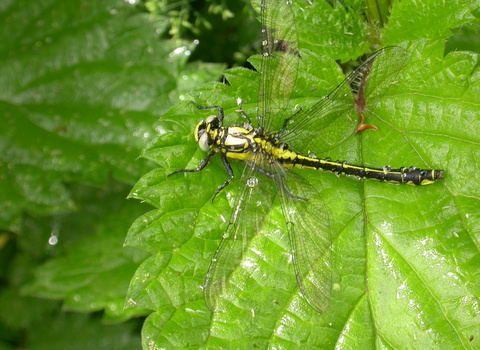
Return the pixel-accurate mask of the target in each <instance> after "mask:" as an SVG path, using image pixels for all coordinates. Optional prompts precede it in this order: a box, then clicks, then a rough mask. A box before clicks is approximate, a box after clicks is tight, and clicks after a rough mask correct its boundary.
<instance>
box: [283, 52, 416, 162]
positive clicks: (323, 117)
mask: <svg viewBox="0 0 480 350" xmlns="http://www.w3.org/2000/svg"><path fill="white" fill-rule="evenodd" d="M406 58H407V53H406V51H405V50H404V49H402V48H400V47H393V46H392V47H386V48H384V49H382V50H379V51H377V52H375V53H374V54H372V55H371V56H370V57H369V58H367V60H366V61H365V62H363V63H362V64H361V65H360V66H359V67H358V68H357V69H356V70H355V71H354V72H352V73H351V74H350V75H349V76H348V77H347V78H346V79H345V80H344V81H343V82H342V83H341V84H340V85H338V86H337V87H336V88H335V90H333V91H332V92H331V93H330V94H329V95H328V96H326V97H324V98H323V99H322V100H320V101H318V102H317V103H315V104H313V105H312V106H310V107H307V108H305V109H304V110H303V111H302V112H300V113H298V114H296V115H295V116H294V117H293V118H292V120H291V123H289V124H288V126H287V127H286V128H285V130H283V133H282V135H280V137H281V138H282V141H285V142H287V143H288V144H289V145H290V146H291V147H292V148H293V149H295V150H296V151H297V152H300V153H303V154H308V152H313V153H315V154H318V155H320V154H321V153H323V152H325V151H327V150H329V149H331V148H333V147H335V146H337V145H339V144H340V143H342V142H343V141H345V140H346V139H347V138H348V137H349V136H350V135H351V134H352V133H354V132H355V131H356V130H357V127H358V124H359V121H360V116H359V114H358V113H359V112H362V113H363V111H364V110H365V111H373V109H374V107H375V105H376V104H377V102H378V100H379V99H380V98H382V97H383V96H384V95H385V93H386V92H387V90H388V89H389V88H390V86H391V85H392V84H394V83H395V82H396V79H397V75H398V73H399V72H400V70H401V69H402V68H403V66H404V65H405V62H406Z"/></svg>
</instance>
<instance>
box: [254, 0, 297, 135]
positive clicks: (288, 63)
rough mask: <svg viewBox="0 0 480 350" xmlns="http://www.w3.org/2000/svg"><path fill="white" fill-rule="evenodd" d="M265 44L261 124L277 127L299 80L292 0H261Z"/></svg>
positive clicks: (260, 88) (260, 110)
mask: <svg viewBox="0 0 480 350" xmlns="http://www.w3.org/2000/svg"><path fill="white" fill-rule="evenodd" d="M261 21H262V46H263V56H262V63H261V66H260V81H259V86H258V112H257V113H258V114H257V121H258V126H260V127H263V128H264V129H265V130H278V129H279V128H280V127H281V126H282V124H283V120H284V119H285V117H286V116H285V109H286V107H287V105H288V103H289V100H290V96H291V94H292V91H293V88H294V87H295V83H296V80H297V72H298V62H299V59H300V57H299V56H298V36H297V28H296V26H295V18H294V15H293V12H292V9H291V2H290V1H287V0H262V8H261Z"/></svg>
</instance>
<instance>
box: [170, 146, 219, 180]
mask: <svg viewBox="0 0 480 350" xmlns="http://www.w3.org/2000/svg"><path fill="white" fill-rule="evenodd" d="M215 153H216V152H210V154H209V155H208V156H207V158H205V159H204V160H202V162H201V163H200V165H199V166H198V167H197V169H178V170H175V171H174V172H173V173H171V174H168V175H167V177H169V176H172V175H173V174H177V173H196V172H197V171H201V170H203V168H205V167H206V166H207V164H208V163H209V162H210V160H211V159H212V157H213V156H214V155H215Z"/></svg>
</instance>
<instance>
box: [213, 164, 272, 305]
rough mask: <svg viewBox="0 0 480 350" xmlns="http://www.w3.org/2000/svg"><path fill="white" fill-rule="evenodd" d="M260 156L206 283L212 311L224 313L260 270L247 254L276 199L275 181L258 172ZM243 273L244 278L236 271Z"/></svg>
mask: <svg viewBox="0 0 480 350" xmlns="http://www.w3.org/2000/svg"><path fill="white" fill-rule="evenodd" d="M255 162H256V157H254V158H253V159H252V160H251V161H250V164H251V166H249V165H247V166H245V169H244V171H243V174H242V177H241V179H240V185H239V190H238V194H237V198H236V200H235V205H234V208H233V211H232V214H231V217H230V221H229V224H228V227H227V229H226V231H225V233H224V235H223V237H222V241H221V243H220V245H219V247H218V249H217V251H216V252H215V255H214V258H213V260H212V262H211V264H210V268H209V270H208V273H207V276H206V277H205V283H204V297H205V302H206V304H207V307H208V308H209V309H210V310H211V311H212V312H215V311H224V310H225V308H226V307H227V305H228V304H230V303H232V301H234V300H235V299H236V295H237V293H238V292H239V290H241V289H243V287H244V286H243V283H244V282H242V278H244V276H245V275H247V274H248V271H246V270H248V269H251V271H250V273H253V271H254V270H255V269H256V266H255V263H254V262H253V263H252V262H250V261H249V262H246V261H245V255H246V253H247V250H248V248H249V246H250V245H251V243H252V239H253V238H254V237H255V235H256V234H257V233H258V232H259V231H260V230H261V227H262V226H263V223H264V221H265V219H266V218H267V217H268V214H269V212H270V211H271V209H272V205H273V200H274V198H275V196H276V192H275V186H274V185H273V181H272V180H271V179H269V178H267V177H266V176H265V175H263V174H261V173H259V172H258V171H256V167H255ZM236 270H242V273H241V275H242V276H243V277H239V276H236V274H235V271H236Z"/></svg>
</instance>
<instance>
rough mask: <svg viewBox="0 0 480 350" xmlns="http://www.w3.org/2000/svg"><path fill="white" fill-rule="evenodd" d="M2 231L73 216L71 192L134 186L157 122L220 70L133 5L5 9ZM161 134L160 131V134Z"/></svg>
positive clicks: (0, 67) (19, 4)
mask: <svg viewBox="0 0 480 350" xmlns="http://www.w3.org/2000/svg"><path fill="white" fill-rule="evenodd" d="M0 12H1V17H2V19H3V20H2V21H1V23H0V33H1V36H2V38H3V40H2V42H1V43H0V61H1V64H0V112H1V113H0V118H1V121H2V125H3V127H2V128H1V130H0V140H1V141H0V178H1V179H2V181H1V182H0V194H1V196H2V198H3V201H2V204H1V205H0V208H1V210H0V212H1V213H2V214H1V215H0V224H1V225H2V226H3V227H8V226H12V227H15V226H16V225H18V223H19V215H20V213H21V212H22V210H25V211H27V212H29V213H30V214H32V215H50V214H54V213H57V212H60V211H69V210H72V209H74V207H75V206H74V202H73V201H72V198H71V195H70V193H69V191H68V189H67V188H66V187H65V182H69V183H71V182H82V183H89V184H95V185H102V186H103V185H105V184H106V181H107V179H108V178H109V177H110V176H113V177H114V178H116V179H118V180H120V181H124V182H130V183H133V182H134V181H135V180H136V179H138V177H139V175H140V174H143V173H145V172H146V171H147V170H148V169H150V168H151V164H149V163H148V162H146V161H145V160H141V161H137V157H138V155H139V154H140V152H141V149H142V148H143V147H144V146H145V145H146V144H147V143H148V142H149V141H151V140H152V139H153V138H154V137H155V136H156V135H158V132H157V131H156V130H155V125H154V124H155V122H156V121H157V120H158V116H160V115H162V114H163V113H164V112H165V111H166V110H167V109H168V108H169V107H170V106H171V105H172V104H173V103H174V102H178V101H179V100H180V98H185V97H184V95H186V93H187V92H188V90H190V89H191V87H192V86H193V84H198V83H199V82H200V83H201V82H204V81H210V80H212V79H215V77H217V76H219V73H220V71H221V67H220V66H219V65H209V64H203V65H201V68H202V69H200V67H199V64H198V63H197V64H194V65H192V66H191V67H190V66H189V65H187V64H186V60H187V58H188V56H189V54H190V50H191V49H192V48H193V46H194V44H186V43H180V45H179V44H178V43H174V42H173V41H167V40H160V39H159V34H160V33H162V32H163V31H165V30H166V27H167V25H168V21H167V20H166V19H163V18H161V17H157V18H156V19H153V18H149V17H148V16H147V15H146V14H138V13H137V14H136V11H135V9H134V8H133V7H132V6H131V5H130V4H128V2H124V1H118V0H107V1H101V2H97V1H79V0H75V1H68V2H65V3H61V4H59V3H56V2H54V1H51V0H42V1H37V2H35V4H32V3H31V2H30V1H24V0H18V1H12V2H9V3H8V4H5V6H2V7H1V9H0ZM159 131H161V130H159Z"/></svg>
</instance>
